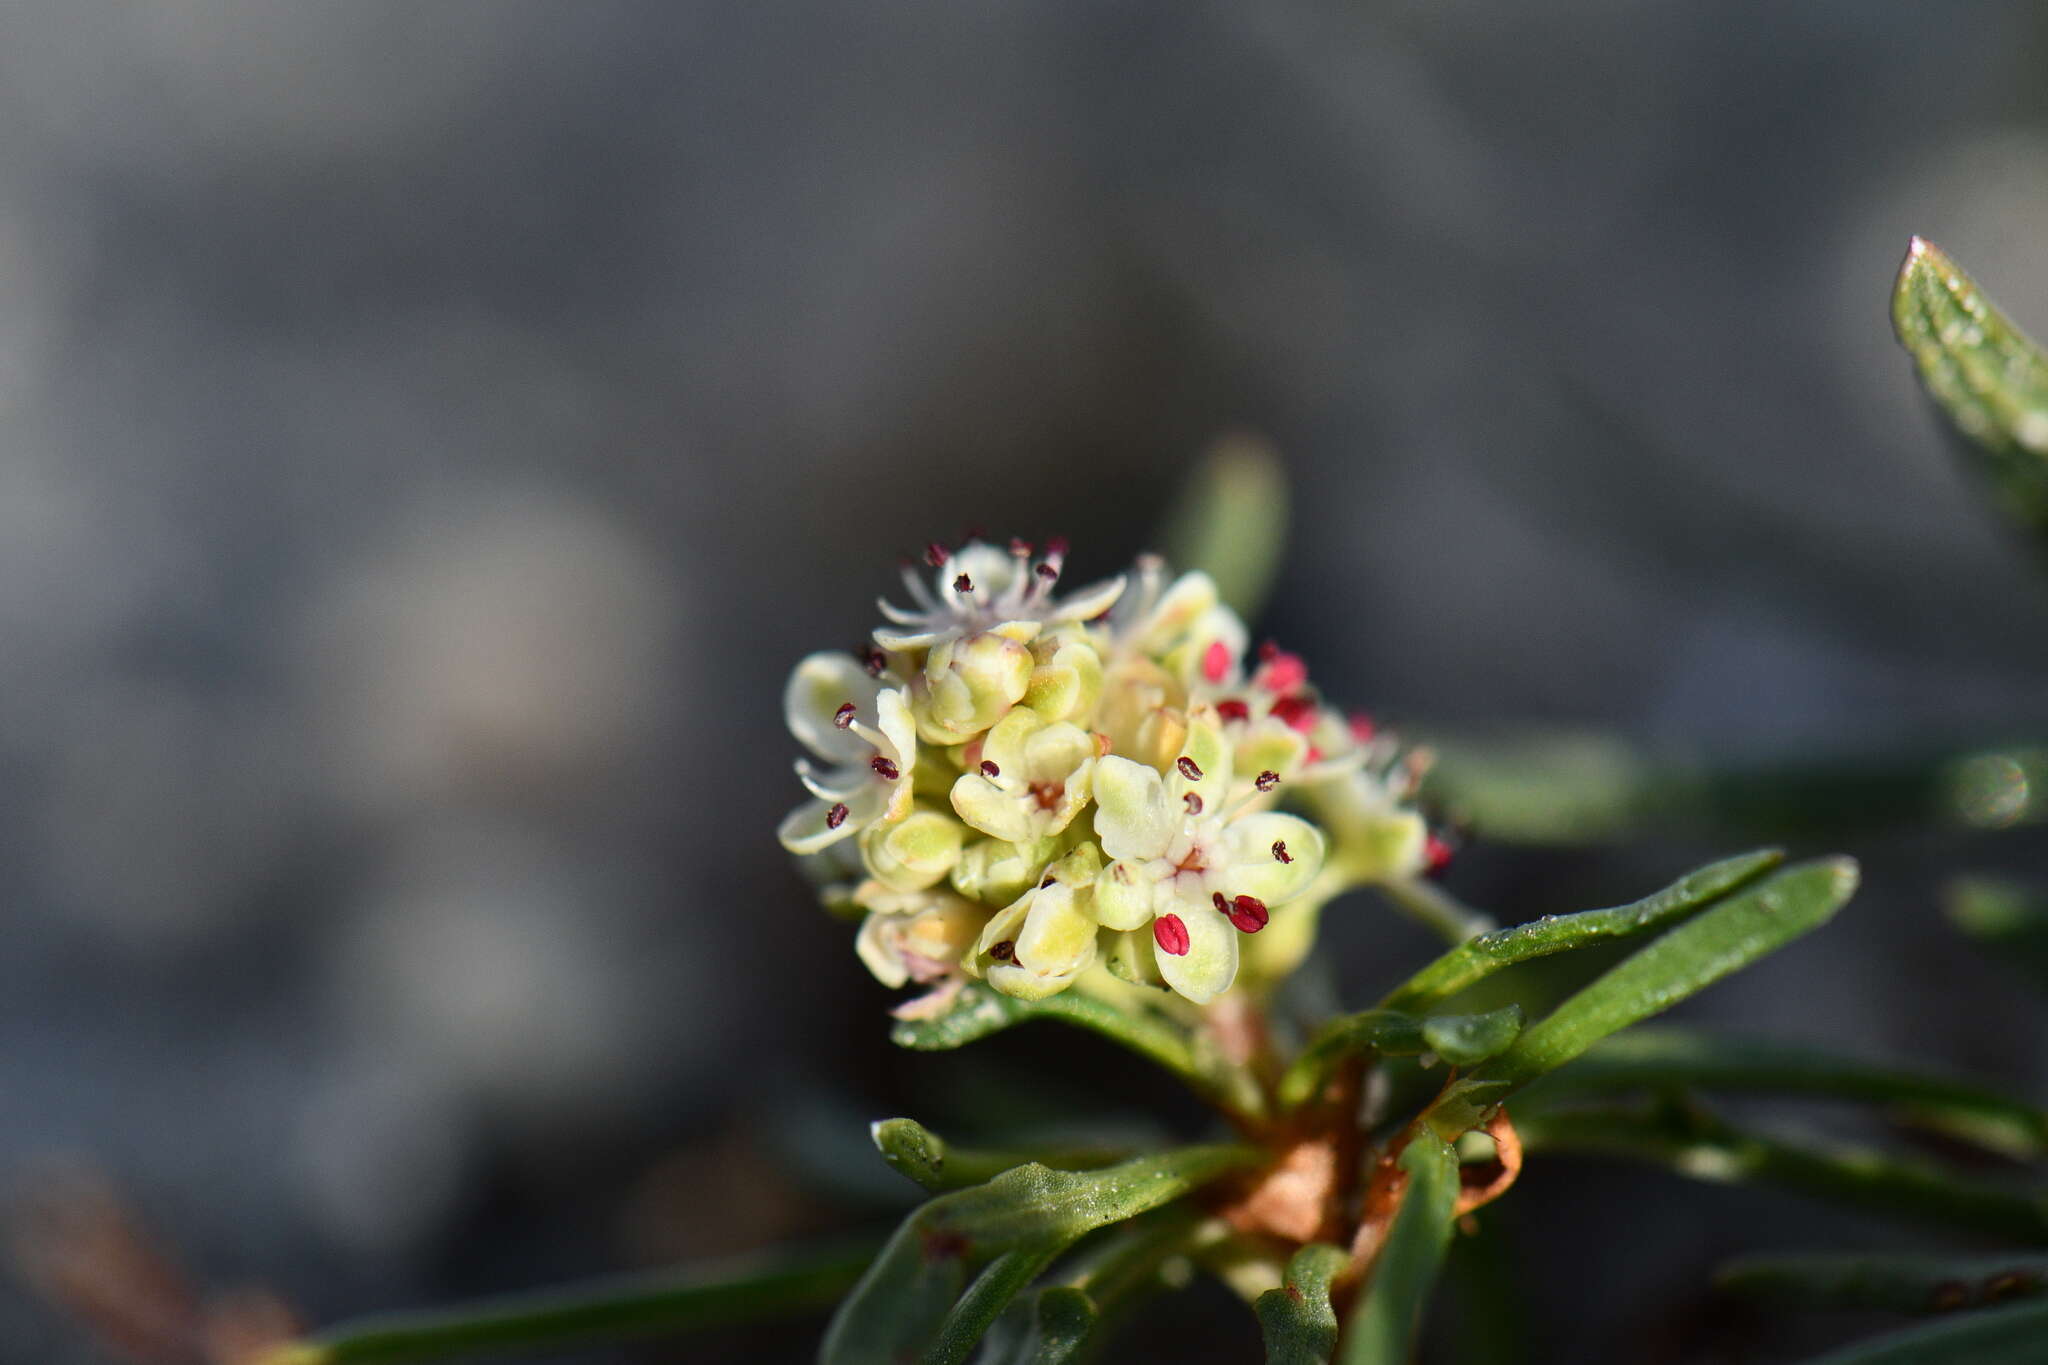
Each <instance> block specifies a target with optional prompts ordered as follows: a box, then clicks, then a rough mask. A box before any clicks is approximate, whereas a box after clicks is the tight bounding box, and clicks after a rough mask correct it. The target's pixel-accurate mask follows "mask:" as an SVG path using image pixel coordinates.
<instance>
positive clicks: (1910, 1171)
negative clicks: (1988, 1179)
mask: <svg viewBox="0 0 2048 1365" xmlns="http://www.w3.org/2000/svg"><path fill="white" fill-rule="evenodd" d="M1515 1127H1516V1130H1517V1131H1518V1132H1519V1133H1520V1135H1521V1138H1522V1145H1523V1147H1524V1148H1525V1149H1526V1150H1527V1151H1529V1152H1532V1153H1535V1152H1581V1153H1591V1154H1598V1155H1603V1156H1621V1157H1630V1158H1634V1159H1636V1160H1641V1161H1649V1162H1654V1163H1656V1164H1658V1165H1661V1166H1668V1167H1669V1168H1671V1169H1672V1170H1674V1171H1676V1172H1678V1173H1679V1174H1680V1175H1686V1176H1690V1177H1692V1178H1693V1179H1696V1180H1708V1181H1715V1182H1719V1183H1723V1184H1754V1185H1770V1186H1776V1187H1778V1188H1780V1189H1786V1190H1791V1191H1793V1192H1795V1193H1799V1194H1804V1195H1809V1196H1811V1197H1813V1198H1816V1199H1823V1200H1826V1201H1828V1202H1829V1203H1833V1204H1839V1205H1843V1206H1845V1207H1848V1208H1854V1209H1860V1210H1863V1211H1865V1212H1868V1213H1873V1214H1876V1215H1878V1216H1880V1217H1885V1218H1894V1219H1900V1220H1904V1221H1908V1222H1915V1223H1922V1224H1926V1225H1928V1226H1930V1227H1942V1228H1949V1229H1952V1230H1956V1231H1962V1232H1972V1233H1978V1234H1986V1235H1990V1236H1994V1237H2002V1238H2007V1239H2010V1240H2013V1241H2017V1242H2023V1243H2035V1244H2040V1243H2044V1242H2048V1196H2044V1195H2041V1194H2036V1193H2018V1192H2014V1191H2011V1190H2007V1189H2004V1188H2001V1187H1998V1186H1994V1185H1989V1184H1984V1183H1980V1182H1977V1181H1973V1180H1965V1179H1963V1178H1961V1177H1959V1176H1956V1175H1952V1174H1950V1173H1949V1172H1948V1171H1946V1170H1943V1169H1942V1168H1940V1167H1938V1166H1933V1165H1929V1164H1927V1163H1925V1162H1921V1161H1915V1160H1910V1159H1907V1158H1903V1157H1894V1156H1888V1155H1886V1154H1884V1153H1881V1152H1875V1151H1871V1150H1869V1149H1867V1148H1861V1147H1850V1146H1845V1145H1840V1144H1832V1143H1831V1144H1821V1143H1818V1142H1794V1141H1791V1140H1789V1139H1786V1138H1778V1137H1767V1136H1765V1135H1763V1134H1760V1133H1752V1132H1747V1131H1743V1130H1739V1129H1736V1128H1734V1127H1732V1126H1730V1125H1729V1124H1727V1123H1725V1122H1723V1121H1722V1120H1720V1119H1718V1118H1715V1117H1714V1116H1712V1115H1710V1114H1707V1113H1705V1112H1704V1111H1701V1110H1699V1109H1696V1108H1690V1107H1686V1108H1680V1107H1676V1106H1668V1105H1667V1106H1665V1107H1663V1108H1661V1109H1659V1110H1657V1111H1655V1112H1645V1111H1642V1110H1636V1109H1615V1108H1604V1107H1603V1108H1593V1109H1583V1110H1558V1111H1555V1112H1537V1113H1526V1112H1518V1113H1517V1114H1516V1117H1515Z"/></svg>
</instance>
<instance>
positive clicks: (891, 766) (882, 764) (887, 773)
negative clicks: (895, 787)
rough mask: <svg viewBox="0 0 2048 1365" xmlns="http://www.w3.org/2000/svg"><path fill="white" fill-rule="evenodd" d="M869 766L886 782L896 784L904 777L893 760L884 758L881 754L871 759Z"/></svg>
mask: <svg viewBox="0 0 2048 1365" xmlns="http://www.w3.org/2000/svg"><path fill="white" fill-rule="evenodd" d="M868 766H869V767H870V768H873V769H874V770H875V773H876V774H877V775H878V776H879V777H880V778H881V779H882V780H883V781H884V782H894V781H895V780H896V779H897V778H899V777H901V776H903V772H902V770H901V769H900V768H898V767H897V766H896V764H895V763H894V762H893V761H892V760H890V759H887V758H884V757H882V755H880V754H876V755H875V756H874V757H873V758H871V759H869V760H868Z"/></svg>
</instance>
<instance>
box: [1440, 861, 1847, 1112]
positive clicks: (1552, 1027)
mask: <svg viewBox="0 0 2048 1365" xmlns="http://www.w3.org/2000/svg"><path fill="white" fill-rule="evenodd" d="M1855 890H1856V864H1855V863H1854V862H1852V861H1851V860H1849V859H1847V858H1836V859H1830V860H1826V861H1823V862H1815V863H1805V864H1802V865H1800V866H1798V867H1794V868H1790V869H1788V870H1786V871H1783V872H1780V873H1778V874H1776V875H1775V876H1772V877H1771V878H1769V879H1768V880H1766V881H1764V882H1762V883H1761V884H1759V885H1756V886H1753V887H1751V888H1750V889H1748V890H1746V891H1743V892H1741V893H1739V894H1737V895H1735V896H1733V897H1731V898H1729V899H1727V900H1724V901H1721V902H1720V903H1719V904H1717V905H1715V906H1714V907H1713V908H1711V909H1709V910H1707V911H1706V912H1705V913H1703V914H1701V915H1699V916H1698V917H1696V918H1694V919H1691V920H1688V921H1687V922H1686V923H1684V924H1681V925H1679V926H1678V927H1677V928H1676V929H1673V930H1672V931H1671V932H1670V933H1668V934H1665V935H1664V936H1663V937H1662V938H1659V939H1656V940H1655V941H1653V942H1651V943H1650V944H1648V945H1647V946H1646V947H1644V948H1642V949H1640V950H1639V951H1637V952H1636V953H1635V954H1633V955H1632V956H1630V957H1628V958H1627V959H1625V960H1623V961H1622V962H1620V963H1618V964H1616V965H1615V966H1613V967H1611V968H1609V969H1608V970H1607V971H1606V972H1605V973H1604V974H1602V975H1601V976H1600V977H1599V978H1597V979H1596V980H1595V981H1593V982H1592V984H1590V985H1588V986H1586V987H1585V988H1584V989H1583V990H1581V991H1579V992H1578V993H1577V994H1576V995H1574V996H1572V997H1571V998H1570V999H1568V1000H1566V1001H1565V1002H1564V1003H1563V1004H1561V1005H1559V1006H1558V1007H1557V1008H1556V1009H1555V1010H1553V1011H1551V1013H1550V1014H1549V1015H1548V1016H1546V1017H1545V1018H1543V1019H1541V1020H1539V1021H1537V1022H1536V1023H1534V1024H1532V1025H1530V1026H1529V1027H1528V1028H1526V1029H1523V1030H1522V1034H1521V1036H1520V1037H1519V1038H1517V1039H1516V1040H1515V1041H1514V1044H1513V1045H1512V1046H1510V1047H1509V1048H1508V1050H1507V1051H1506V1052H1503V1053H1501V1054H1500V1055H1499V1056H1498V1057H1495V1058H1493V1059H1492V1060H1491V1061H1487V1062H1481V1063H1480V1064H1479V1065H1478V1066H1476V1067H1474V1068H1473V1069H1472V1070H1471V1071H1470V1072H1469V1073H1467V1074H1466V1075H1465V1076H1464V1077H1463V1078H1461V1079H1460V1080H1458V1081H1457V1082H1455V1083H1454V1084H1452V1085H1451V1086H1450V1087H1449V1088H1448V1089H1446V1091H1445V1092H1444V1094H1443V1095H1442V1096H1441V1097H1440V1098H1439V1099H1438V1100H1437V1102H1436V1103H1435V1104H1434V1105H1432V1106H1431V1107H1430V1111H1429V1115H1428V1119H1429V1123H1430V1126H1431V1127H1432V1128H1433V1129H1435V1131H1436V1132H1437V1133H1438V1134H1439V1135H1440V1136H1444V1137H1447V1138H1454V1137H1456V1136H1457V1135H1458V1134H1460V1133H1463V1132H1465V1131H1467V1130H1468V1129H1471V1128H1474V1127H1477V1126H1478V1125H1479V1123H1481V1122H1482V1121H1483V1120H1484V1118H1485V1116H1486V1115H1487V1114H1488V1113H1490V1112H1491V1111H1492V1110H1493V1109H1494V1107H1495V1106H1497V1105H1498V1104H1499V1103H1500V1102H1501V1101H1502V1100H1504V1099H1506V1098H1507V1097H1508V1096H1509V1095H1511V1094H1513V1093H1514V1092H1515V1091H1516V1090H1518V1089H1520V1088H1521V1087H1522V1086H1524V1085H1526V1084H1528V1083H1529V1082H1530V1081H1533V1080H1535V1079H1536V1078H1537V1077H1538V1076H1541V1075H1543V1074H1544V1073H1545V1072H1549V1071H1554V1070H1556V1069H1557V1068H1558V1067H1560V1066H1563V1065H1564V1064H1565V1063H1566V1062H1569V1061H1570V1060H1572V1059H1573V1058H1574V1057H1577V1056H1578V1055H1579V1054H1580V1053H1582V1052H1584V1051H1585V1050H1586V1049H1587V1048H1589V1047H1591V1046H1592V1045H1593V1044H1595V1043H1597V1042H1599V1041H1600V1040H1601V1039H1602V1038H1605V1037H1607V1036H1608V1035H1609V1034H1612V1033H1617V1032H1619V1031H1620V1030H1622V1029H1624V1028H1627V1027H1628V1026H1629V1025H1631V1024H1635V1023H1640V1022H1641V1021H1642V1020H1644V1019H1647V1018H1649V1017H1650V1016H1651V1015H1654V1014H1657V1013H1660V1012H1661V1011H1663V1010H1667V1009H1669V1008H1671V1006H1673V1005H1675V1004H1677V1003H1678V1002H1679V1001H1681V1000H1683V999H1685V998H1686V997H1687V996H1690V995H1692V994H1694V993H1695V992H1697V991H1700V990H1702V989H1704V988H1705V987H1707V986H1710V985H1712V984H1713V983H1714V982H1716V981H1719V980H1720V979H1721V978H1722V977H1724V976H1727V975H1728V974H1729V973H1731V972H1735V971H1739V970H1740V969H1741V968H1743V967H1746V966H1748V965H1749V964H1750V963H1752V962H1754V961H1756V960H1757V959H1758V958H1760V957H1763V956H1765V955H1766V954H1768V953H1771V952H1774V951H1776V950H1777V949H1778V948H1781V947H1783V946H1784V945H1785V944H1787V943H1789V942H1791V941H1792V940H1793V939H1795V938H1798V937H1799V936H1800V935H1801V934H1804V933H1807V932H1808V931H1810V930H1813V929H1817V928H1819V927H1820V926H1821V925H1823V924H1825V923H1827V921H1828V920H1829V919H1830V918H1832V917H1833V915H1834V913H1835V911H1837V910H1839V909H1840V908H1841V907H1842V906H1843V904H1845V903H1846V902H1847V901H1848V899H1849V897H1850V896H1851V895H1852V894H1854V893H1855Z"/></svg>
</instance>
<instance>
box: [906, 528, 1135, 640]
mask: <svg viewBox="0 0 2048 1365" xmlns="http://www.w3.org/2000/svg"><path fill="white" fill-rule="evenodd" d="M1066 557H1067V549H1066V545H1065V544H1064V543H1063V542H1058V541H1055V542H1054V543H1053V544H1052V545H1050V546H1048V547H1046V552H1045V553H1044V554H1043V555H1040V556H1037V557H1036V558H1034V557H1033V555H1032V553H1031V547H1030V546H1029V545H1026V544H1025V543H1024V542H1022V541H1016V540H1013V541H1011V542H1010V548H1009V550H1008V551H1004V550H1000V549H997V548H996V547H995V546H993V545H987V544H984V543H982V542H981V541H978V540H976V541H970V542H968V543H967V544H966V545H963V546H961V547H960V549H959V550H958V551H954V552H950V553H949V552H948V551H947V550H946V549H945V548H944V547H943V546H939V545H934V546H932V547H931V548H930V549H929V550H927V551H926V553H925V560H926V562H927V563H929V564H930V565H931V566H932V568H933V570H934V572H933V576H932V584H931V586H930V587H926V585H925V582H924V579H923V578H922V577H920V576H919V574H918V572H917V570H916V569H915V568H912V567H909V566H905V568H904V570H903V582H904V585H905V586H906V587H907V588H908V589H909V590H910V598H911V603H912V605H911V606H910V607H909V608H904V607H899V606H896V605H895V604H894V603H892V602H889V601H888V600H886V599H884V600H883V601H881V602H880V603H879V604H878V605H879V606H880V607H881V610H882V615H884V616H886V617H888V618H889V620H890V621H892V622H894V623H895V625H896V627H899V628H898V629H891V628H890V627H888V626H884V627H882V628H881V629H879V630H877V631H876V632H875V643H876V644H878V645H880V646H881V647H882V648H883V649H887V650H919V649H932V648H935V647H937V646H938V645H940V644H942V643H943V642H944V641H946V640H948V639H957V638H959V637H961V636H964V635H976V634H980V633H982V632H984V631H994V632H995V633H997V634H999V635H1004V636H1007V637H1008V638H1010V639H1013V640H1016V641H1018V642H1020V643H1026V644H1028V643H1029V642H1030V641H1031V639H1032V637H1033V636H1035V635H1037V634H1038V632H1039V630H1040V629H1041V628H1043V627H1046V626H1056V625H1060V624H1063V623H1065V622H1069V621H1092V620H1094V619H1095V618H1096V617H1098V616H1100V615H1102V613H1103V612H1105V611H1108V610H1109V608H1110V606H1111V605H1112V604H1114V603H1115V601H1116V599H1117V597H1118V596H1119V595H1121V594H1122V592H1123V590H1124V580H1123V579H1122V578H1120V577H1119V578H1111V579H1107V580H1105V581H1103V582H1101V583H1097V584H1094V585H1093V586H1092V587H1088V588H1084V589H1082V590H1081V591H1080V592H1079V593H1077V594H1075V595H1074V596H1072V597H1069V598H1067V599H1066V600H1065V601H1064V602H1056V601H1055V600H1054V599H1053V595H1052V590H1053V587H1054V585H1055V584H1057V583H1058V582H1059V578H1060V571H1061V569H1062V568H1063V567H1064V566H1065V564H1066Z"/></svg>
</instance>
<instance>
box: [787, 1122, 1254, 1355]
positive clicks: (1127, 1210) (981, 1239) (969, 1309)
mask: <svg viewBox="0 0 2048 1365" xmlns="http://www.w3.org/2000/svg"><path fill="white" fill-rule="evenodd" d="M1259 1159H1260V1154H1259V1153H1258V1152H1257V1151H1256V1150H1255V1149H1252V1148H1246V1147H1225V1146H1212V1147H1185V1148H1181V1149H1178V1150H1176V1151H1170V1152H1161V1153H1156V1154H1153V1155H1151V1156H1145V1157H1139V1158H1136V1159H1134V1160H1131V1161H1126V1162H1122V1163H1120V1164H1118V1165H1115V1166H1110V1167H1106V1168H1104V1169H1102V1170H1099V1171H1055V1170H1051V1169H1049V1168H1047V1167H1045V1166H1040V1165H1036V1164H1032V1165H1027V1166H1019V1167H1017V1168H1016V1169H1015V1170H1011V1171H1005V1172H1004V1173H1003V1174H1001V1175H999V1176H997V1177H996V1178H995V1179H993V1180H991V1181H989V1182H988V1183H987V1184H985V1185H976V1186H974V1187H972V1188H971V1189H965V1190H956V1191H954V1192H953V1193H951V1194H943V1195H940V1196H939V1197H938V1198H936V1199H933V1200H931V1201H930V1202H929V1203H927V1204H925V1205H923V1206H922V1207H921V1208H918V1209H917V1210H915V1211H914V1212H912V1213H911V1215H910V1216H909V1217H908V1218H906V1219H905V1220H904V1221H903V1225H902V1226H901V1227H899V1228H898V1229H897V1230H896V1233H895V1235H894V1236H893V1237H891V1238H890V1239H889V1243H888V1245H887V1246H885V1247H884V1248H883V1249H882V1254H881V1255H880V1256H878V1257H876V1258H875V1262H874V1264H873V1265H872V1266H870V1267H869V1268H868V1272H867V1274H866V1275H864V1276H863V1277H862V1278H861V1281H860V1283H859V1284H857V1285H856V1286H854V1289H853V1292H852V1293H851V1294H849V1295H848V1296H847V1297H846V1299H845V1301H844V1302H843V1303H841V1304H840V1307H839V1312H838V1313H837V1314H836V1315H835V1316H834V1317H833V1319H832V1325H831V1327H830V1329H829V1330H828V1331H827V1333H826V1336H825V1344H824V1346H823V1348H822V1349H821V1351H820V1354H819V1361H820V1365H899V1362H900V1361H902V1360H904V1359H906V1358H911V1357H916V1356H919V1355H920V1354H921V1353H923V1352H926V1351H930V1350H941V1351H942V1352H949V1351H964V1350H965V1349H967V1348H969V1347H971V1346H972V1345H973V1343H974V1341H975V1340H977V1339H979V1337H980V1334H981V1332H982V1331H984V1330H986V1328H987V1326H988V1324H989V1323H990V1322H992V1321H993V1320H994V1318H995V1316H996V1314H998V1313H1000V1312H1001V1311H1002V1309H1003V1307H1004V1305H1005V1304H1007V1303H1008V1302H1009V1300H1010V1298H1011V1297H1012V1296H1013V1295H1014V1294H1015V1293H1016V1292H1017V1291H1018V1290H1019V1289H1021V1288H1022V1287H1023V1286H1024V1285H1025V1284H1026V1283H1028V1282H1029V1281H1030V1279H1031V1277H1032V1276H1034V1275H1036V1274H1037V1273H1038V1271H1039V1270H1040V1269H1042V1268H1043V1267H1044V1265H1045V1264H1046V1262H1047V1261H1049V1260H1050V1259H1051V1258H1052V1257H1054V1256H1057V1255H1058V1254H1059V1253H1060V1252H1061V1251H1063V1250H1065V1249H1066V1248H1067V1247H1068V1246H1070V1245H1072V1244H1073V1243H1074V1242H1075V1241H1076V1240H1078V1239H1079V1238H1080V1237H1081V1236H1082V1235H1084V1234H1085V1233H1088V1232H1091V1231H1093V1230H1094V1229H1096V1228H1099V1227H1106V1226H1108V1225H1109V1224H1111V1223H1117V1222H1122V1221H1123V1220H1125V1219H1127V1218H1132V1217H1135V1216H1137V1215H1138V1214H1140V1213H1143V1212H1145V1211H1146V1210H1148V1209H1154V1208H1158V1207H1159V1206H1160V1205H1162V1204H1166V1203H1169V1202H1171V1201H1173V1200H1175V1199H1178V1198H1179V1197H1180V1196H1182V1195H1184V1194H1186V1193H1187V1192H1188V1191H1190V1190H1192V1189H1195V1188H1197V1187H1199V1186H1201V1185H1203V1184H1206V1183H1208V1182H1209V1181H1211V1180H1214V1179H1216V1178H1217V1177H1219V1176H1222V1175H1225V1174H1228V1173H1229V1172H1231V1171H1233V1170H1238V1169H1241V1168H1243V1167H1245V1166H1248V1165H1251V1164H1253V1163H1255V1162H1257V1161H1258V1160H1259ZM991 1263H994V1268H992V1270H991V1271H989V1272H985V1273H984V1274H983V1275H982V1277H981V1278H979V1279H977V1280H976V1281H975V1282H974V1283H973V1285H972V1286H971V1287H970V1288H969V1289H968V1292H967V1293H966V1295H964V1296H962V1297H961V1299H960V1302H959V1303H958V1304H957V1305H954V1306H953V1307H952V1308H951V1310H950V1311H949V1310H948V1307H947V1305H948V1304H951V1303H952V1301H953V1297H954V1295H956V1294H958V1293H959V1288H960V1284H961V1282H962V1280H963V1278H964V1277H965V1275H966V1272H967V1270H968V1269H969V1268H970V1267H971V1266H976V1265H988V1264H991ZM1027 1270H1028V1273H1026V1272H1027ZM942 1290H943V1291H948V1292H945V1293H944V1298H943V1301H941V1302H939V1304H938V1309H937V1312H933V1311H931V1305H932V1303H933V1301H934V1300H935V1299H939V1297H940V1292H941V1291H942ZM933 1358H934V1359H957V1358H959V1357H957V1356H952V1355H945V1354H941V1355H940V1356H936V1357H933Z"/></svg>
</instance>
